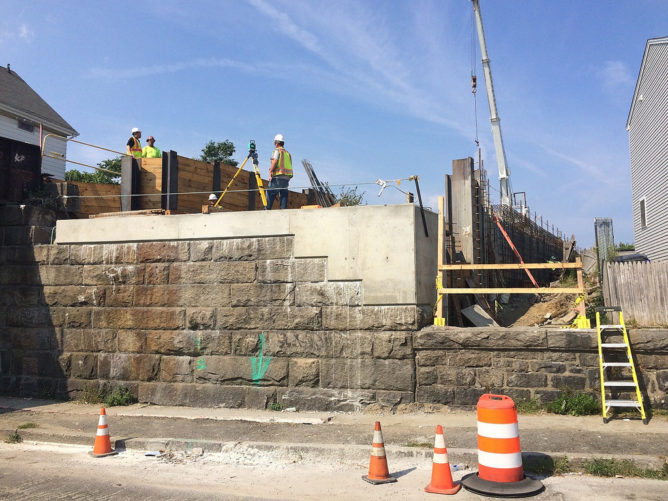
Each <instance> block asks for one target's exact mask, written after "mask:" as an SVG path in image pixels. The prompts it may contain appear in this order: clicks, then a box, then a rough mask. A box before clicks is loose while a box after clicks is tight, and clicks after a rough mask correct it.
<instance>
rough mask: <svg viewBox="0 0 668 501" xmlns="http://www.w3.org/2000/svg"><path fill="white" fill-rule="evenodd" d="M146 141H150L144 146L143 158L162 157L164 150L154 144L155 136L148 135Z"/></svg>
mask: <svg viewBox="0 0 668 501" xmlns="http://www.w3.org/2000/svg"><path fill="white" fill-rule="evenodd" d="M146 142H147V143H148V146H144V149H143V150H141V156H142V158H162V152H161V151H160V149H158V148H156V147H155V146H154V145H155V138H154V137H153V136H148V139H147V140H146Z"/></svg>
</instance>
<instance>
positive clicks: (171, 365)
mask: <svg viewBox="0 0 668 501" xmlns="http://www.w3.org/2000/svg"><path fill="white" fill-rule="evenodd" d="M191 362H192V359H191V358H190V357H168V356H165V357H162V358H161V359H160V381H163V382H166V383H192V382H193V369H192V363H191Z"/></svg>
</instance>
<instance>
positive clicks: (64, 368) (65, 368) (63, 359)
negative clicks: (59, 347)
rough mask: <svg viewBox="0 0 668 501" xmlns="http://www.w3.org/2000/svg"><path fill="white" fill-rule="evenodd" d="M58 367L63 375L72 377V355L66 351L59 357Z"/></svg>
mask: <svg viewBox="0 0 668 501" xmlns="http://www.w3.org/2000/svg"><path fill="white" fill-rule="evenodd" d="M57 363H58V367H59V370H60V374H61V375H62V377H70V375H71V374H72V355H71V354H69V353H65V354H63V355H60V356H59V357H58V358H57Z"/></svg>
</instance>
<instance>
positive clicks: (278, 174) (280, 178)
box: [267, 134, 292, 210]
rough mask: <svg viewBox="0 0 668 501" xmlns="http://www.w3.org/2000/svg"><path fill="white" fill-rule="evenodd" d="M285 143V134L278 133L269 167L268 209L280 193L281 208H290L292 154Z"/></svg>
mask: <svg viewBox="0 0 668 501" xmlns="http://www.w3.org/2000/svg"><path fill="white" fill-rule="evenodd" d="M284 145H285V139H284V138H283V134H276V136H275V137H274V152H273V153H272V154H271V167H269V186H268V187H267V210H270V209H271V206H272V205H273V203H274V198H276V195H279V199H280V208H281V209H287V208H288V184H289V183H290V179H291V178H292V156H291V155H290V153H288V150H286V149H285V148H284V147H283V146H284Z"/></svg>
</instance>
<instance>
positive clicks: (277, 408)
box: [269, 402, 283, 412]
mask: <svg viewBox="0 0 668 501" xmlns="http://www.w3.org/2000/svg"><path fill="white" fill-rule="evenodd" d="M269 409H270V410H272V411H277V412H278V411H282V410H283V406H282V405H281V404H279V403H278V402H272V403H271V404H269Z"/></svg>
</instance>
